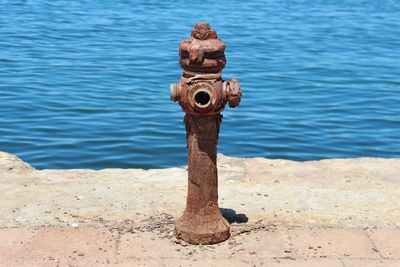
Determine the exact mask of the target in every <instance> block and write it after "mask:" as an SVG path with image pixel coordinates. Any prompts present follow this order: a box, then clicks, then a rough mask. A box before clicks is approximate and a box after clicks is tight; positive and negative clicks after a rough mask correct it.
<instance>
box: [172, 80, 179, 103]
mask: <svg viewBox="0 0 400 267" xmlns="http://www.w3.org/2000/svg"><path fill="white" fill-rule="evenodd" d="M180 87H181V85H180V83H172V84H171V85H170V90H171V92H170V100H171V101H173V102H176V101H178V100H179V91H180Z"/></svg>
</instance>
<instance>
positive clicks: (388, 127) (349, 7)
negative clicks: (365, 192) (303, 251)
mask: <svg viewBox="0 0 400 267" xmlns="http://www.w3.org/2000/svg"><path fill="white" fill-rule="evenodd" d="M196 21H208V22H210V23H211V25H212V26H213V27H214V28H215V29H216V30H217V32H218V34H219V37H220V38H221V39H222V40H223V41H225V42H226V43H227V45H228V48H227V50H226V55H227V60H228V64H227V67H226V68H225V70H224V77H225V78H230V77H233V76H234V77H238V78H239V79H240V81H241V83H242V87H243V91H244V95H243V99H242V103H241V105H240V106H239V107H238V108H237V109H232V110H230V109H229V108H227V110H226V111H225V112H224V120H223V124H222V128H221V134H220V142H219V145H218V149H219V152H221V153H224V154H226V155H229V156H239V157H256V156H262V157H268V158H285V159H292V160H313V159H321V158H334V157H340V158H342V157H365V156H368V157H400V140H399V136H400V1H397V0H392V1H390V0H387V1H371V0H366V1H360V0H348V1H340V0H334V1H328V0H324V1H308V0H307V1H306V0H304V1H260V0H258V1H228V0H226V1H215V0H213V1H209V0H205V1H204V0H203V1H181V0H176V1H121V0H120V1H116V0H114V1H111V0H110V1H83V0H76V1H50V0H45V1H43V0H35V1H33V0H32V1H29V0H26V1H18V0H14V1H11V0H10V1H0V114H1V116H0V150H1V151H7V152H11V153H15V154H16V155H18V156H19V157H21V158H22V159H24V160H25V161H28V162H29V163H31V164H32V165H33V166H35V167H37V168H95V169H100V168H106V167H107V168H109V167H121V168H126V167H141V168H154V167H169V166H181V165H184V164H185V163H186V143H185V142H186V141H185V129H184V126H183V123H182V118H183V113H182V112H181V109H180V107H179V106H178V105H177V103H173V102H170V101H169V84H170V83H173V82H176V81H177V80H178V79H179V76H180V74H181V69H180V67H179V65H178V50H177V49H178V44H179V43H180V42H181V41H182V39H184V38H186V37H188V35H189V33H190V30H191V27H192V25H193V23H194V22H196Z"/></svg>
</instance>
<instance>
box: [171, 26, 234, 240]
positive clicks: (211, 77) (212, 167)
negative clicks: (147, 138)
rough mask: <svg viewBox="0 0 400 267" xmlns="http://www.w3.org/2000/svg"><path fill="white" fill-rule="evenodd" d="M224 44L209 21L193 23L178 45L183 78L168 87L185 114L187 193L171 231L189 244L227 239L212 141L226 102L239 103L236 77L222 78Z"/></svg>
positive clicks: (215, 154)
mask: <svg viewBox="0 0 400 267" xmlns="http://www.w3.org/2000/svg"><path fill="white" fill-rule="evenodd" d="M225 47H226V46H225V43H224V42H222V41H221V40H220V39H218V37H217V33H216V32H215V31H214V30H213V29H212V28H211V26H210V24H208V23H196V25H195V27H194V28H193V30H192V32H191V37H190V38H189V39H186V40H184V41H183V42H182V43H181V44H180V46H179V63H180V65H181V67H182V68H183V74H182V76H181V79H180V80H179V82H178V83H175V84H171V96H170V97H171V100H172V101H174V102H176V101H178V103H179V105H180V106H181V107H182V110H183V111H184V112H185V113H186V115H185V119H184V122H185V125H186V139H187V146H188V194H187V200H186V208H185V210H184V212H183V215H182V216H181V217H180V218H179V219H178V220H177V222H176V225H175V233H176V236H177V237H178V238H181V239H183V240H185V241H187V242H189V243H191V244H215V243H219V242H222V241H224V240H226V239H228V238H229V236H230V232H229V227H230V225H229V223H228V222H227V221H226V220H225V218H224V217H223V216H222V214H221V212H220V210H219V206H218V170H217V150H216V149H217V142H218V134H219V129H220V124H221V119H222V115H221V112H222V111H223V110H224V107H225V105H226V103H229V106H230V107H236V106H237V105H239V102H240V99H241V96H242V90H241V87H240V83H239V81H238V80H237V79H234V78H233V79H229V80H227V81H224V80H222V77H221V71H222V69H223V68H224V67H225V63H226V59H225V52H224V51H225Z"/></svg>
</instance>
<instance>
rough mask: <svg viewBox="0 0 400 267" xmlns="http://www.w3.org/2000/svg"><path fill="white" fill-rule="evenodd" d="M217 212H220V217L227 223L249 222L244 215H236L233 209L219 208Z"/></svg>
mask: <svg viewBox="0 0 400 267" xmlns="http://www.w3.org/2000/svg"><path fill="white" fill-rule="evenodd" d="M219 210H220V211H221V213H222V216H224V218H225V219H226V220H227V221H228V222H229V223H247V222H248V221H249V218H247V216H246V214H243V213H239V214H237V213H236V211H235V210H233V209H224V208H220V209H219Z"/></svg>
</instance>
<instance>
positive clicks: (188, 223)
mask: <svg viewBox="0 0 400 267" xmlns="http://www.w3.org/2000/svg"><path fill="white" fill-rule="evenodd" d="M219 216H220V217H219ZM219 216H218V217H217V216H215V218H214V220H211V221H209V222H207V223H204V222H203V223H199V221H202V220H204V217H203V218H199V217H198V216H193V215H190V216H188V215H187V214H184V215H182V217H181V218H179V219H178V220H177V222H176V224H175V235H176V237H177V238H179V239H182V240H184V241H185V242H188V243H189V244H193V245H198V244H203V245H212V244H217V243H220V242H223V241H225V240H227V239H228V238H229V237H230V229H229V228H230V225H229V223H228V222H227V221H226V220H225V218H223V217H222V215H219Z"/></svg>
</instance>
